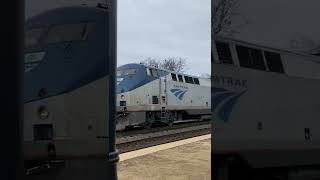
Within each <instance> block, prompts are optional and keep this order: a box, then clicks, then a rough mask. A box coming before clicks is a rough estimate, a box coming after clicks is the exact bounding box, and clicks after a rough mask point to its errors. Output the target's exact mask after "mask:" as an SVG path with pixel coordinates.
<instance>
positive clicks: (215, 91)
mask: <svg viewBox="0 0 320 180" xmlns="http://www.w3.org/2000/svg"><path fill="white" fill-rule="evenodd" d="M246 91H247V89H245V90H243V91H240V92H234V91H230V90H226V89H223V88H215V87H212V97H211V98H212V102H213V103H212V110H213V113H214V114H215V115H216V116H217V117H219V118H220V119H222V120H223V121H225V122H227V121H228V120H229V117H230V115H231V112H232V110H233V107H234V105H235V104H236V102H237V100H238V99H239V98H240V96H242V95H243V94H244V93H245V92H246Z"/></svg>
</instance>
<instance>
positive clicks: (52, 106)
mask: <svg viewBox="0 0 320 180" xmlns="http://www.w3.org/2000/svg"><path fill="white" fill-rule="evenodd" d="M109 12H110V9H108V8H107V7H106V6H103V5H100V4H98V5H97V6H94V7H89V6H69V7H60V8H55V9H50V10H47V11H44V12H41V13H40V14H38V15H35V16H33V17H31V18H29V19H28V20H27V21H26V23H25V60H24V61H25V66H24V70H25V72H24V83H25V84H24V126H23V131H24V134H23V138H24V141H23V151H24V159H25V169H26V172H25V173H26V175H27V176H26V177H27V178H28V177H30V178H31V179H33V180H34V179H56V178H58V179H70V178H71V179H73V178H75V179H90V178H93V179H100V178H106V177H108V174H107V173H108V170H107V160H108V159H107V158H108V153H111V152H108V151H109V127H108V119H109V118H110V117H111V116H112V115H110V113H109V111H110V108H109V107H110V106H112V104H109V102H110V101H109V100H110V98H112V97H113V96H115V95H113V93H110V92H113V91H114V90H115V83H116V82H115V78H116V76H115V70H113V69H115V62H112V56H115V54H116V49H115V47H113V46H112V47H110V45H111V44H112V43H111V42H115V40H116V37H114V36H113V28H112V27H111V28H109V27H110V26H114V23H115V22H114V19H113V18H112V16H111V15H110V13H109ZM113 71H114V72H113ZM111 78H114V86H113V87H114V89H112V86H109V85H110V82H111V80H112V79H111ZM111 102H112V101H111ZM109 105H110V106H109ZM114 109H115V107H114ZM111 119H112V118H111ZM78 167H82V168H84V169H85V171H81V170H80V169H79V168H78ZM50 169H51V171H50ZM48 170H49V173H48ZM40 172H47V173H44V174H42V173H40ZM39 173H40V175H39ZM47 175H49V176H47Z"/></svg>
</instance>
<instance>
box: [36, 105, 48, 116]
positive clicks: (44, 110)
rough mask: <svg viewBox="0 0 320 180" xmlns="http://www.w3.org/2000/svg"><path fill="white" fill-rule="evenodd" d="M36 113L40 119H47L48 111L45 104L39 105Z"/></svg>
mask: <svg viewBox="0 0 320 180" xmlns="http://www.w3.org/2000/svg"><path fill="white" fill-rule="evenodd" d="M38 115H39V118H40V119H48V117H49V111H48V109H47V107H46V106H40V107H39V109H38Z"/></svg>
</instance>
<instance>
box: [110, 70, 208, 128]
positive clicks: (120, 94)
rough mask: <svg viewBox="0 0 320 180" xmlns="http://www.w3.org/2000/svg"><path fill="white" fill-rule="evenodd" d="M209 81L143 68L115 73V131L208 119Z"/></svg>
mask: <svg viewBox="0 0 320 180" xmlns="http://www.w3.org/2000/svg"><path fill="white" fill-rule="evenodd" d="M210 83H211V82H210V78H200V77H195V76H190V75H186V74H182V73H177V72H172V71H168V70H164V69H159V68H155V67H149V66H145V65H143V64H126V65H123V66H121V67H119V68H118V71H117V103H116V104H117V130H124V129H125V128H128V127H133V126H144V127H147V128H150V127H151V126H152V125H153V124H154V123H166V124H168V125H170V126H172V125H173V123H174V122H177V121H183V120H190V119H193V120H204V119H211V98H210V94H211V93H210V91H211V88H210Z"/></svg>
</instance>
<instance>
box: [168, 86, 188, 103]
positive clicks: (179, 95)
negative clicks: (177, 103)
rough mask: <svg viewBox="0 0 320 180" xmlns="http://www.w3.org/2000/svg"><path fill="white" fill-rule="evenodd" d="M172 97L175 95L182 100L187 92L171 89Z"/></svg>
mask: <svg viewBox="0 0 320 180" xmlns="http://www.w3.org/2000/svg"><path fill="white" fill-rule="evenodd" d="M170 91H171V92H172V93H173V95H175V96H176V97H177V98H178V99H180V100H182V98H183V96H184V94H185V93H186V92H187V91H188V90H181V89H171V90H170Z"/></svg>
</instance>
